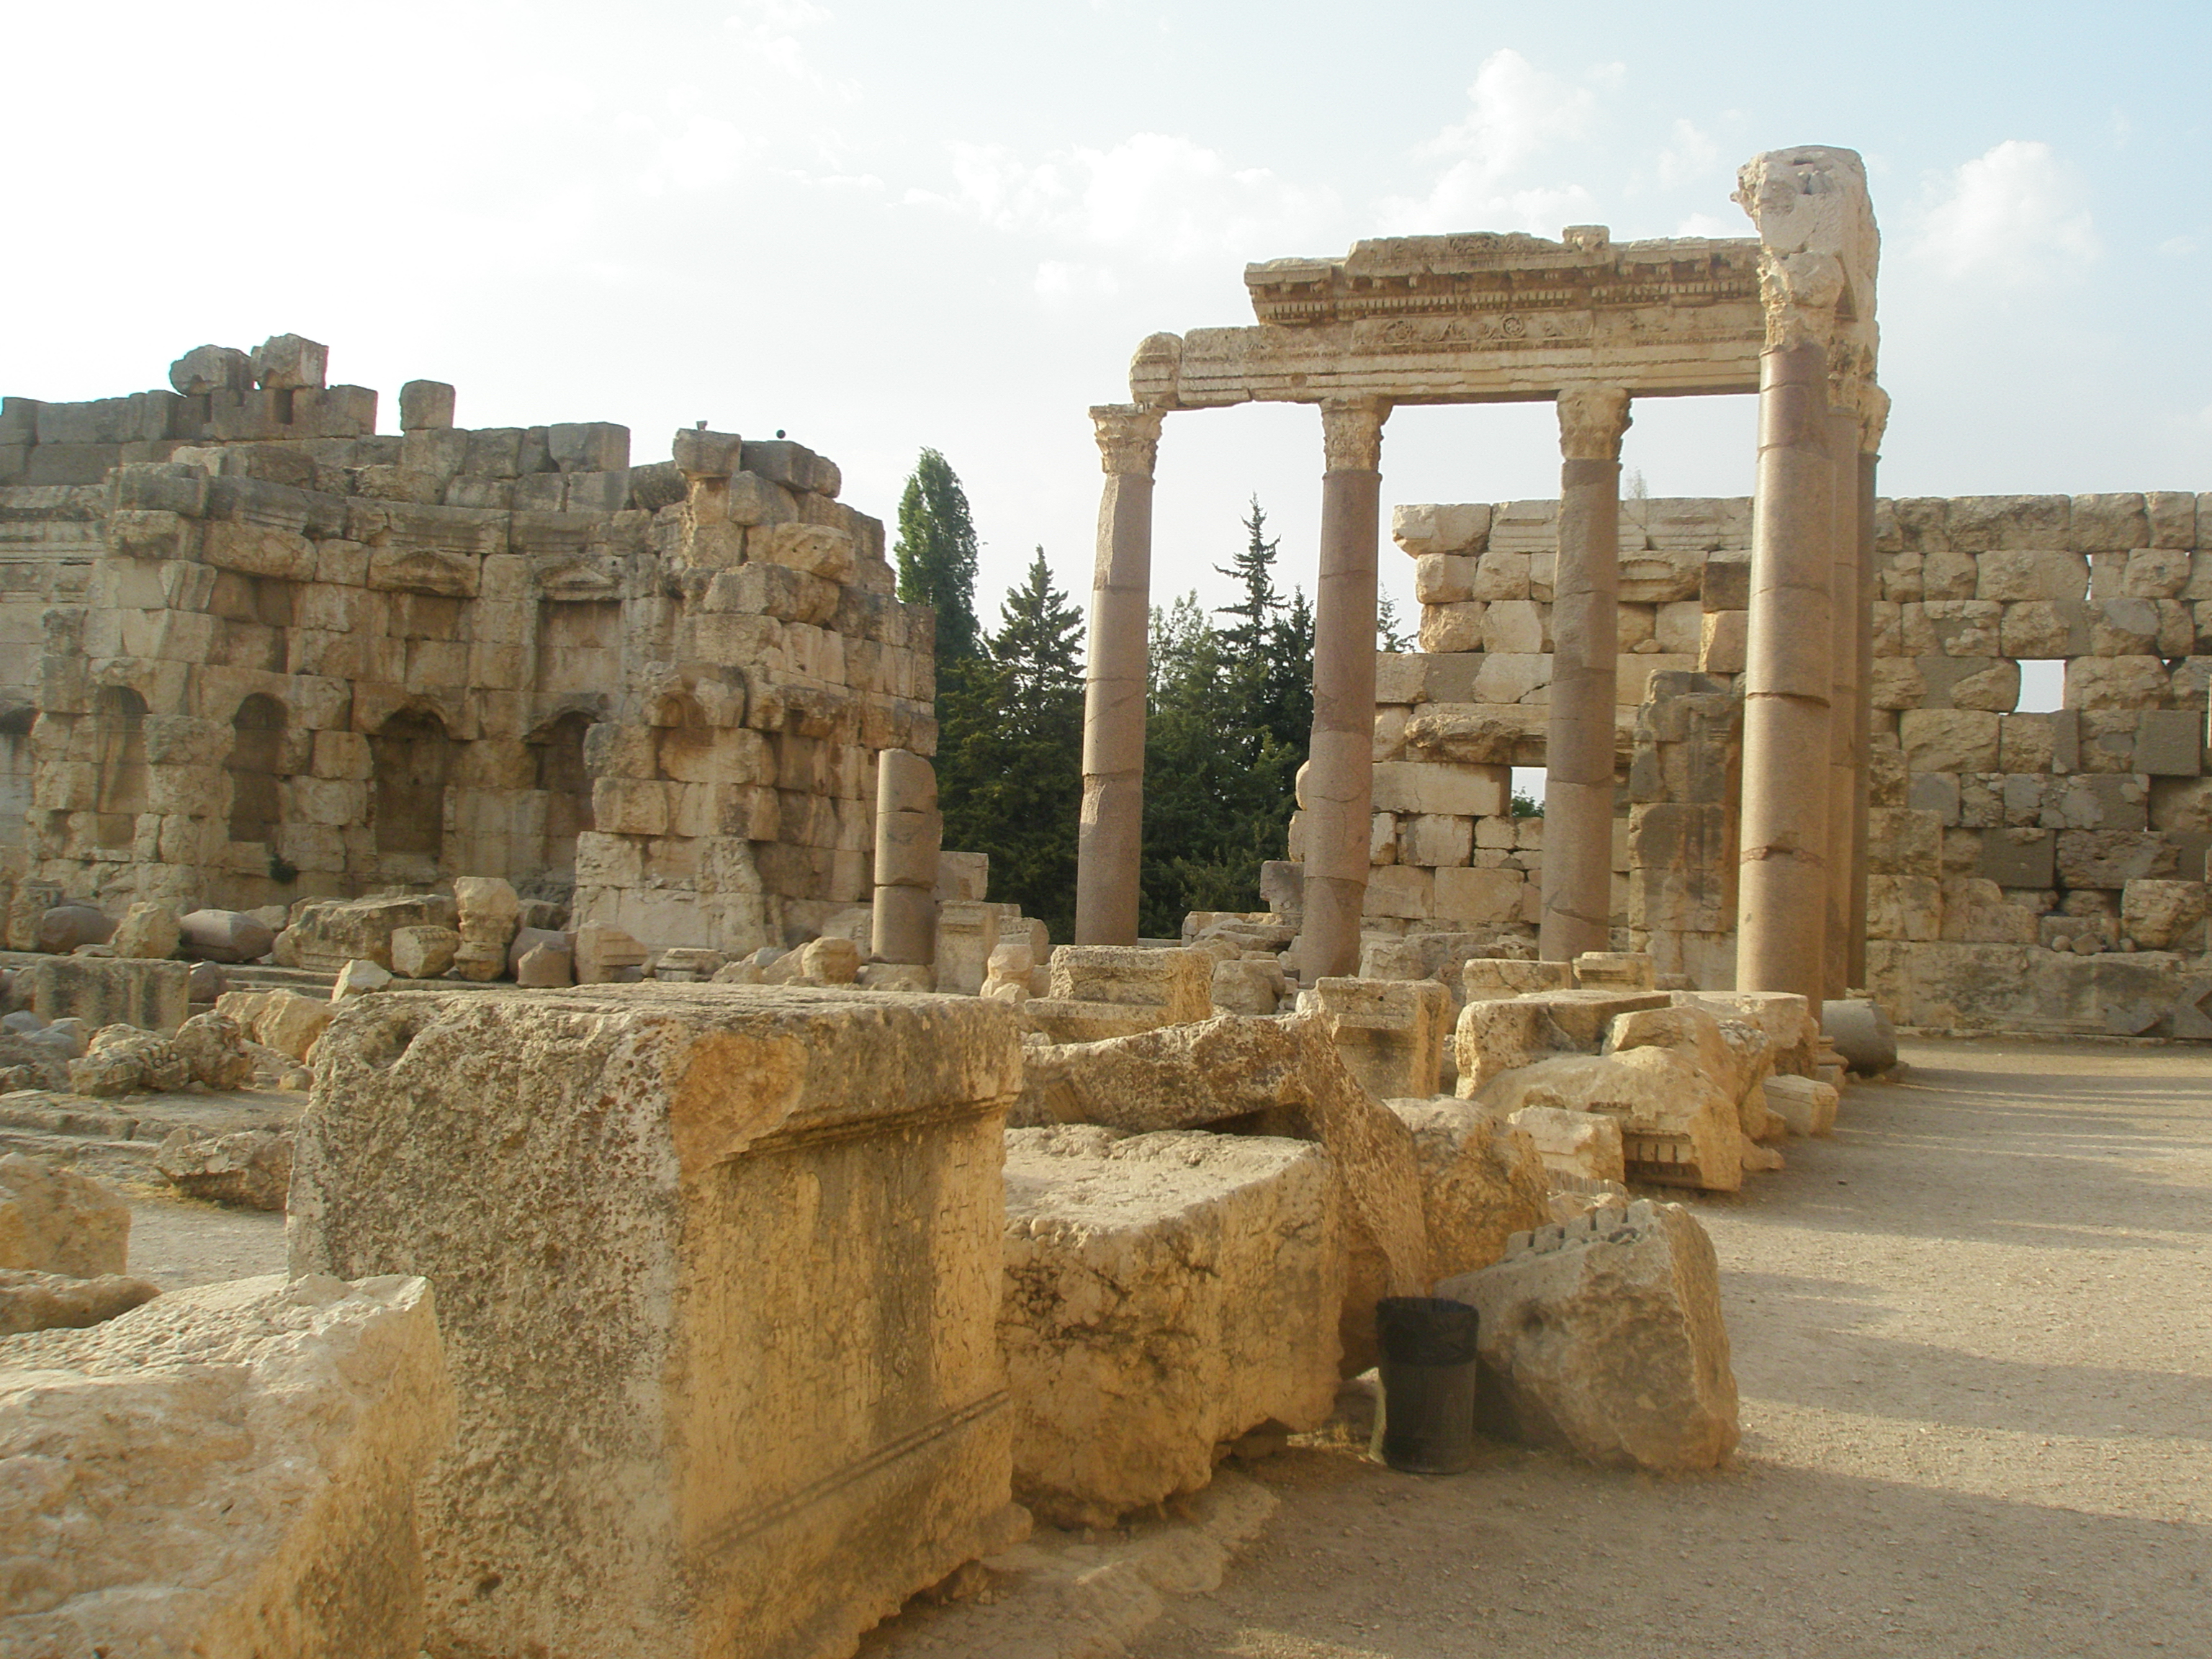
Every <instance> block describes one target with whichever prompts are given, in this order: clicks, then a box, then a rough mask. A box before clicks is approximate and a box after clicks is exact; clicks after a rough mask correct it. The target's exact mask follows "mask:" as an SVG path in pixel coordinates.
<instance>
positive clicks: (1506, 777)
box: [1374, 761, 1513, 817]
mask: <svg viewBox="0 0 2212 1659" xmlns="http://www.w3.org/2000/svg"><path fill="white" fill-rule="evenodd" d="M1512 793H1513V781H1512V769H1511V768H1510V766H1494V765H1493V766H1469V765H1460V764H1454V763H1439V762H1414V761H1389V762H1385V763H1383V764H1381V765H1378V766H1376V768H1375V793H1374V807H1375V810H1376V811H1378V812H1404V813H1435V814H1443V815H1448V816H1451V817H1486V816H1490V815H1492V814H1496V813H1502V812H1506V811H1510V810H1511V796H1512Z"/></svg>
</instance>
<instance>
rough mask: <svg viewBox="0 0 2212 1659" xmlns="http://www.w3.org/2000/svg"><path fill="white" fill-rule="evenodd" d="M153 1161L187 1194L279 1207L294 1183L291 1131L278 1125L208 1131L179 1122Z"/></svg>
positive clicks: (243, 1204) (250, 1205) (262, 1207)
mask: <svg viewBox="0 0 2212 1659" xmlns="http://www.w3.org/2000/svg"><path fill="white" fill-rule="evenodd" d="M154 1167H155V1169H157V1170H160V1171H161V1175H162V1176H163V1178H164V1179H166V1180H167V1182H169V1184H170V1185H171V1186H173V1187H174V1188H176V1189H177V1190H178V1191H179V1192H181V1193H183V1194H186V1195H187V1196H188V1197H191V1198H203V1199H206V1200H209V1201H210V1203H216V1204H230V1205H235V1206H238V1207H239V1208H241V1209H247V1210H274V1211H281V1210H282V1209H283V1207H284V1195H285V1194H286V1193H287V1192H288V1191H289V1189H290V1188H291V1185H292V1135H291V1132H290V1131H289V1130H279V1129H241V1130H239V1131H237V1132H236V1133H232V1134H227V1135H210V1134H204V1133H201V1132H200V1131H198V1130H197V1129H191V1128H178V1129H174V1130H172V1131H171V1132H170V1133H169V1136H168V1139H166V1140H164V1141H162V1143H161V1150H160V1151H159V1152H156V1153H155V1154H154Z"/></svg>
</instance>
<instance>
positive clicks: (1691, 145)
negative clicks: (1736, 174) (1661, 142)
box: [1659, 119, 1721, 234]
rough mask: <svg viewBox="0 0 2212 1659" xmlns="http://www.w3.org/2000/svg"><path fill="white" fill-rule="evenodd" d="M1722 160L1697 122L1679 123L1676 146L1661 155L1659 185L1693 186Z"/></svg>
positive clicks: (1676, 131) (1715, 145)
mask: <svg viewBox="0 0 2212 1659" xmlns="http://www.w3.org/2000/svg"><path fill="white" fill-rule="evenodd" d="M1720 159H1721V147H1720V146H1719V145H1718V144H1717V143H1714V142H1713V140H1712V139H1711V137H1707V136H1706V135H1705V133H1703V132H1700V131H1699V130H1698V126H1697V124H1696V123H1695V122H1693V121H1690V120H1687V119H1677V120H1676V121H1675V123H1674V143H1670V144H1669V145H1668V146H1667V148H1666V149H1662V150H1661V151H1660V152H1659V182H1660V183H1661V184H1662V185H1665V186H1666V187H1667V188H1668V189H1669V190H1673V189H1674V188H1676V187H1678V186H1680V185H1687V184H1693V183H1695V182H1696V181H1697V180H1698V179H1701V178H1703V177H1705V174H1707V173H1710V172H1711V171H1712V168H1713V165H1714V163H1716V162H1717V161H1719V160H1720ZM1699 234H1711V233H1709V232H1708V233H1699Z"/></svg>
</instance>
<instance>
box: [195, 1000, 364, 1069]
mask: <svg viewBox="0 0 2212 1659" xmlns="http://www.w3.org/2000/svg"><path fill="white" fill-rule="evenodd" d="M215 1007H216V1012H217V1013H218V1014H224V1015H228V1017H229V1018H232V1019H234V1020H236V1021H237V1022H238V1024H239V1025H240V1029H242V1030H244V1031H246V1034H247V1035H248V1036H251V1037H252V1039H253V1041H254V1042H258V1043H260V1044H262V1045H263V1046H264V1048H274V1049H276V1051H277V1052H278V1053H280V1054H289V1056H291V1058H293V1059H294V1060H302V1061H304V1060H306V1059H307V1056H308V1055H309V1054H312V1053H313V1050H314V1047H315V1043H316V1042H317V1041H318V1040H319V1038H320V1037H321V1036H322V1035H323V1031H324V1029H325V1027H326V1026H328V1025H329V1024H330V1023H331V1014H332V1012H335V1011H334V1010H333V1009H332V1008H331V1005H330V1003H329V1002H327V1001H325V1000H319V999H317V998H314V997H306V996H301V994H299V993H298V992H297V991H283V990H278V991H227V992H225V993H224V994H222V996H221V997H220V998H218V999H217V1000H216V1006H215Z"/></svg>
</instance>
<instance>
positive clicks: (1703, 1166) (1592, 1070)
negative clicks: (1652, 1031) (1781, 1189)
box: [1480, 1048, 1743, 1192]
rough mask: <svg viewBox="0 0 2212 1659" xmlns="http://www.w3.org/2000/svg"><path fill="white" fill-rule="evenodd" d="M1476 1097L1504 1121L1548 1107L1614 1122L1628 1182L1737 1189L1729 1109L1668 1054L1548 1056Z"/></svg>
mask: <svg viewBox="0 0 2212 1659" xmlns="http://www.w3.org/2000/svg"><path fill="white" fill-rule="evenodd" d="M1480 1099H1481V1101H1482V1102H1483V1103H1484V1104H1486V1105H1488V1106H1492V1107H1494V1108H1495V1109H1498V1111H1500V1112H1503V1113H1504V1114H1505V1115H1507V1116H1509V1117H1510V1116H1511V1115H1513V1114H1514V1113H1516V1112H1518V1111H1520V1110H1522V1109H1523V1108H1524V1107H1529V1106H1551V1107H1556V1108H1559V1109H1563V1110H1566V1111H1574V1112H1603V1113H1605V1114H1606V1115H1607V1116H1609V1117H1613V1118H1616V1119H1618V1120H1619V1121H1620V1135H1621V1152H1622V1157H1623V1158H1624V1160H1625V1162H1626V1166H1627V1178H1628V1179H1629V1180H1631V1181H1644V1182H1652V1183H1654V1184H1655V1185H1659V1186H1667V1187H1699V1188H1705V1190H1707V1191H1709V1192H1734V1191H1735V1190H1736V1188H1739V1187H1741V1185H1742V1184H1743V1132H1742V1127H1741V1122H1740V1120H1739V1116H1738V1113H1737V1110H1736V1103H1735V1101H1733V1100H1731V1099H1729V1097H1728V1095H1727V1094H1726V1092H1725V1091H1723V1090H1722V1089H1721V1088H1720V1086H1719V1085H1717V1084H1716V1083H1714V1082H1713V1080H1712V1079H1711V1078H1709V1077H1707V1076H1706V1075H1705V1073H1704V1072H1703V1071H1702V1070H1700V1069H1699V1067H1698V1066H1696V1065H1695V1064H1694V1063H1693V1062H1692V1061H1690V1060H1685V1059H1683V1058H1682V1056H1681V1055H1680V1054H1676V1053H1674V1051H1673V1050H1672V1049H1668V1048H1632V1049H1630V1050H1629V1051H1628V1052H1627V1053H1626V1054H1607V1055H1602V1056H1600V1055H1596V1054H1555V1055H1553V1056H1552V1057H1551V1058H1549V1059H1547V1060H1538V1061H1536V1062H1535V1063H1534V1064H1533V1065H1530V1066H1522V1067H1520V1068H1518V1069H1517V1070H1514V1071H1510V1072H1507V1073H1504V1074H1503V1075H1502V1076H1500V1077H1498V1078H1497V1079H1494V1080H1493V1081H1492V1082H1491V1083H1490V1084H1488V1085H1486V1087H1485V1088H1484V1089H1483V1091H1482V1092H1481V1095H1480Z"/></svg>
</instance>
